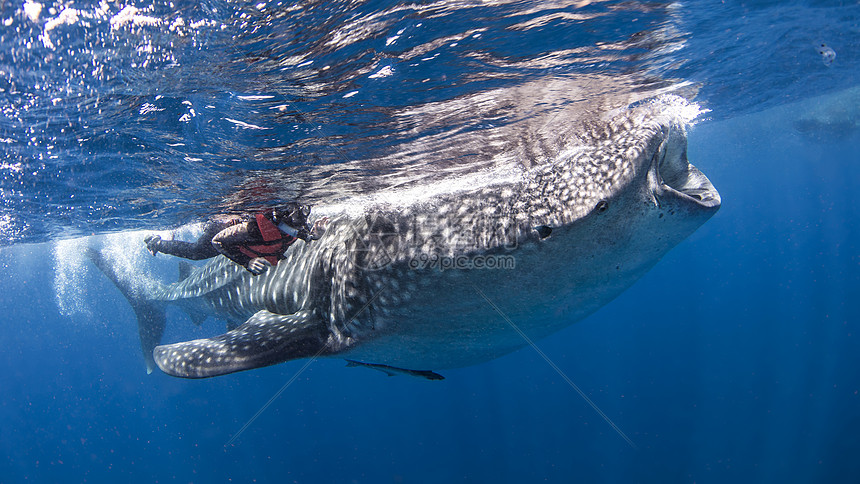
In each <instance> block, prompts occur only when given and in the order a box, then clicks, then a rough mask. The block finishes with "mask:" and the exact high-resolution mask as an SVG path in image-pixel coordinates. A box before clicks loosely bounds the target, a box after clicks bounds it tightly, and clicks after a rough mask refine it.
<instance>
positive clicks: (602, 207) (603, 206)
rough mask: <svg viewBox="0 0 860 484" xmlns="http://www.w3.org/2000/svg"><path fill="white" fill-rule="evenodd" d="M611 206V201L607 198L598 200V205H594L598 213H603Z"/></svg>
mask: <svg viewBox="0 0 860 484" xmlns="http://www.w3.org/2000/svg"><path fill="white" fill-rule="evenodd" d="M607 208H609V202H607V201H606V200H601V201H599V202H597V205H595V206H594V209H595V210H597V213H603V212H605V211H606V209H607Z"/></svg>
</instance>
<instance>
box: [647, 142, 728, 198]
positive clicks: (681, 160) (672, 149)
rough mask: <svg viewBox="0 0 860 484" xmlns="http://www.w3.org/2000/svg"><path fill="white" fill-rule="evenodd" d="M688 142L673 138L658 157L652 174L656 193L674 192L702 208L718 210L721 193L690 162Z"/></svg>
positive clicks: (655, 158)
mask: <svg viewBox="0 0 860 484" xmlns="http://www.w3.org/2000/svg"><path fill="white" fill-rule="evenodd" d="M686 148H687V145H686V142H682V143H679V142H678V141H677V140H675V139H673V137H672V136H670V137H669V139H667V140H666V142H664V144H663V145H662V146H661V147H660V149H659V150H657V152H656V153H655V154H654V159H653V161H652V163H651V173H649V175H650V176H651V177H652V179H653V182H654V187H653V189H654V193H655V194H657V193H658V192H660V193H663V194H665V193H667V192H668V193H671V194H673V195H675V196H677V197H679V198H681V199H683V200H686V201H689V202H692V203H694V204H696V205H698V206H700V207H701V208H707V209H714V210H715V209H718V208H719V207H720V203H721V200H720V194H719V192H717V189H716V188H714V185H713V184H712V183H711V181H710V180H708V177H706V176H705V174H704V173H702V172H701V171H699V169H698V168H696V167H695V166H693V165H692V164H691V163H690V162H689V161H687V149H686Z"/></svg>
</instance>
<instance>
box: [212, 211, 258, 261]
mask: <svg viewBox="0 0 860 484" xmlns="http://www.w3.org/2000/svg"><path fill="white" fill-rule="evenodd" d="M250 224H251V222H244V223H239V224H236V225H231V226H230V227H227V228H226V229H224V230H222V231H220V232H218V233H217V234H215V237H213V238H212V247H214V248H215V250H217V251H218V252H220V253H221V254H223V255H224V257H227V258H228V259H230V260H231V261H233V262H235V263H237V264H239V265H240V266H242V267H245V268H248V263H249V262H251V260H252V257H249V256H247V255H245V254H244V253H242V251H241V250H239V247H241V246H242V245H245V244H247V243H248V242H249V241H252V240H253V239H254V238H253V237H252V235H251V233H250Z"/></svg>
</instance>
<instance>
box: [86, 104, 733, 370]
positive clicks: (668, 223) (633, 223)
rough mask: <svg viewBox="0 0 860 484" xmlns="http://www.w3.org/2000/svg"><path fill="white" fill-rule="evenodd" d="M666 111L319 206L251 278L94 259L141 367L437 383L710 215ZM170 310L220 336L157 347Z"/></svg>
mask: <svg viewBox="0 0 860 484" xmlns="http://www.w3.org/2000/svg"><path fill="white" fill-rule="evenodd" d="M668 111H669V110H667V109H665V107H664V106H663V105H661V104H660V103H659V102H650V103H649V102H645V103H638V104H636V105H632V106H631V107H628V108H626V109H622V110H617V111H614V112H613V113H612V114H611V116H610V115H608V116H604V117H603V118H600V119H597V120H594V121H591V122H590V123H585V124H583V125H582V127H581V129H578V130H577V131H576V133H575V134H574V135H571V136H568V137H566V138H564V140H563V142H564V143H563V145H561V143H559V147H558V148H557V149H556V150H555V151H554V152H553V153H554V154H553V155H552V156H551V157H549V158H547V159H540V160H528V162H527V163H526V162H524V163H522V166H523V168H522V170H520V171H519V172H518V173H516V174H515V175H513V176H506V177H496V178H491V179H490V181H488V182H486V183H480V184H479V183H475V184H468V183H467V184H459V185H456V186H453V187H452V188H450V189H448V190H436V191H430V192H428V193H429V194H428V195H426V196H424V197H411V198H407V199H403V200H401V201H399V202H392V201H390V200H387V201H374V200H373V199H370V200H363V201H362V202H361V203H358V202H356V203H347V204H342V205H338V206H334V205H333V206H328V207H327V206H324V205H322V206H319V205H318V206H317V208H315V214H314V216H321V215H322V214H324V215H326V216H328V217H329V219H330V222H329V226H328V229H327V231H326V233H325V235H324V236H323V237H322V238H320V239H319V240H316V241H313V242H312V243H308V244H295V245H294V246H292V247H291V248H290V249H289V250H288V251H287V253H286V254H285V255H286V259H284V260H282V261H280V263H278V265H277V266H276V267H273V268H271V269H270V270H269V271H268V272H266V273H264V274H262V275H260V276H254V275H251V274H250V273H248V272H247V271H246V270H245V269H244V268H242V267H240V266H238V265H236V264H234V263H233V262H231V261H229V260H228V259H226V258H224V257H221V256H219V257H217V258H214V259H212V260H210V261H209V262H208V263H207V264H205V265H203V266H200V267H197V268H194V269H193V270H191V271H190V272H189V273H187V274H184V276H185V277H184V278H183V279H182V280H181V281H179V282H177V283H174V284H166V283H162V282H160V281H157V280H154V279H153V278H152V277H150V276H148V275H146V274H141V273H137V274H131V275H129V274H127V273H126V272H123V271H120V270H118V269H117V268H116V265H115V264H114V263H113V261H112V260H111V257H110V254H108V253H107V252H105V251H99V250H96V249H91V250H90V251H89V252H88V254H89V257H90V258H91V259H92V261H93V262H94V263H95V265H96V266H97V267H98V268H99V269H101V271H102V272H104V273H105V274H106V275H107V276H108V277H109V278H110V279H111V280H112V281H113V282H114V283H115V284H116V286H117V287H118V288H119V289H120V291H121V292H122V293H123V294H124V295H125V296H126V298H127V299H128V300H129V302H130V303H131V306H132V308H133V309H134V311H135V314H136V317H137V320H138V328H139V334H140V341H141V346H142V349H143V353H144V357H145V359H146V364H147V369H148V370H149V371H152V370H153V369H154V367H155V366H158V367H159V368H160V369H161V370H162V371H163V372H165V373H167V374H169V375H173V376H177V377H183V378H206V377H212V376H218V375H224V374H228V373H233V372H237V371H242V370H249V369H254V368H260V367H264V366H268V365H274V364H278V363H282V362H285V361H290V360H294V359H299V358H316V357H326V358H343V359H346V360H347V361H348V362H350V366H356V365H359V366H366V367H369V368H373V369H377V370H380V371H383V372H385V373H387V374H407V375H412V376H420V377H423V378H429V379H441V378H442V377H441V376H440V375H438V374H436V373H433V372H432V371H430V370H433V371H437V370H444V369H447V368H458V367H464V366H468V365H473V364H477V363H480V362H484V361H488V360H492V359H494V358H498V357H500V356H502V355H505V354H507V353H510V352H512V351H515V350H517V349H520V348H522V347H524V346H526V345H527V340H526V338H524V335H526V336H527V337H528V338H529V339H531V340H536V339H538V338H541V337H545V336H547V335H549V334H552V333H554V332H556V331H558V330H560V329H562V328H564V327H566V326H569V325H571V324H573V323H575V322H577V321H580V320H582V319H583V318H585V317H586V316H588V315H590V314H591V313H593V312H594V311H596V310H597V309H598V308H600V307H601V306H603V305H605V304H606V303H608V302H609V301H611V300H612V299H613V298H615V297H616V296H618V295H619V294H620V293H621V292H622V291H624V290H625V289H627V288H628V287H629V286H631V285H632V284H633V283H634V282H635V281H636V280H638V279H639V278H640V277H641V276H642V275H644V274H645V273H646V272H647V271H648V270H649V269H650V268H651V267H653V266H654V264H656V263H657V261H658V260H659V259H660V258H661V257H662V256H663V255H664V254H665V253H666V252H667V251H669V250H670V249H671V248H672V247H674V246H675V245H677V244H678V243H679V242H681V241H682V240H684V239H685V238H686V237H687V236H688V235H689V234H691V233H692V232H693V231H695V230H696V229H697V228H698V227H699V226H700V225H702V224H703V223H704V222H705V221H706V220H708V219H709V218H710V217H711V216H712V215H714V213H716V212H717V210H718V209H719V207H720V196H719V194H718V193H717V191H716V189H715V188H714V186H713V185H712V184H711V182H710V181H709V180H708V178H707V177H706V176H705V175H704V174H702V172H700V171H699V170H698V169H697V168H696V167H694V166H693V165H691V164H690V163H689V162H688V160H687V149H686V147H687V139H686V132H685V122H686V121H687V120H684V119H681V117H679V116H675V115H672V114H671V113H668ZM544 152H546V150H543V151H542V150H540V149H533V150H528V149H525V150H521V151H520V152H519V153H521V154H522V156H534V157H540V156H541V155H540V154H538V153H544ZM523 153H524V154H523ZM528 153H531V155H529V154H528ZM319 212H321V213H319ZM141 250H143V247H142V246H141ZM185 272H187V271H185ZM169 304H174V305H177V306H179V307H180V308H182V309H184V310H186V311H187V312H188V313H189V314H190V315H191V316H192V320H194V321H202V320H203V319H205V318H206V317H208V316H212V317H215V318H218V319H221V320H224V321H226V322H227V324H228V328H232V329H230V330H229V331H227V332H226V333H224V334H222V335H220V336H215V337H211V338H203V339H197V340H193V341H186V342H177V343H171V344H161V343H162V342H161V338H162V335H163V333H164V327H165V319H166V318H165V307H166V306H167V305H169ZM502 315H504V317H502ZM513 325H516V327H514V326H513ZM416 368H419V369H425V370H411V369H416Z"/></svg>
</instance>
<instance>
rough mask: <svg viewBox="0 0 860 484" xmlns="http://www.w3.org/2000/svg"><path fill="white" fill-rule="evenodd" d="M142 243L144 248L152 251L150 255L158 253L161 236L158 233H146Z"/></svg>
mask: <svg viewBox="0 0 860 484" xmlns="http://www.w3.org/2000/svg"><path fill="white" fill-rule="evenodd" d="M143 243H144V244H146V250H148V251H150V252H152V255H155V254H157V253H158V249H159V248H160V246H161V237H160V236H158V235H147V236H146V237H144V239H143Z"/></svg>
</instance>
